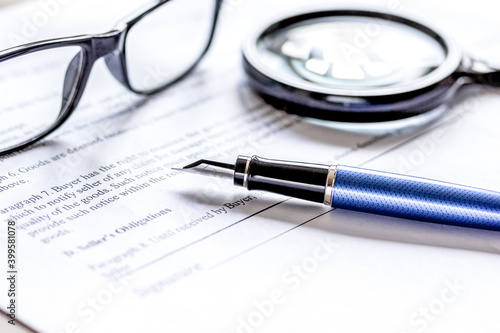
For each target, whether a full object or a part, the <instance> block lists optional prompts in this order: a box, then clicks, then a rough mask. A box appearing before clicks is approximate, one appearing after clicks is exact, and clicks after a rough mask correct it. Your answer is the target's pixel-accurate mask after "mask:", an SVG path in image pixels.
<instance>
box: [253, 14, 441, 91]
mask: <svg viewBox="0 0 500 333" xmlns="http://www.w3.org/2000/svg"><path fill="white" fill-rule="evenodd" d="M268 31H269V30H268ZM257 52H258V55H259V57H260V60H261V62H262V64H263V65H264V66H266V67H268V68H269V69H270V70H272V71H274V72H275V73H279V75H281V76H282V77H284V78H286V79H287V80H292V81H297V80H299V81H303V80H305V81H307V82H311V83H314V84H318V85H320V86H324V87H328V88H335V89H340V90H342V89H344V90H350V91H352V90H356V91H362V90H372V89H374V88H375V89H376V88H380V87H393V86H398V85H401V84H403V83H404V84H407V83H409V82H411V81H414V80H417V79H419V78H421V77H423V76H425V75H428V74H429V73H431V72H432V71H434V70H435V69H436V68H438V67H439V66H440V65H441V64H442V63H443V62H444V60H445V58H446V50H445V49H444V48H443V46H442V45H441V44H440V43H439V42H438V41H437V40H436V39H434V38H432V37H431V36H429V35H428V34H426V33H424V32H422V31H420V30H418V29H415V28H412V27H411V26H408V25H405V24H401V23H398V22H394V21H389V20H384V19H380V18H371V17H361V16H332V17H322V18H316V19H310V20H305V21H302V22H299V23H296V24H293V25H290V26H288V27H283V28H280V29H275V30H274V31H272V30H271V31H270V32H269V33H264V34H262V35H261V36H260V37H259V39H258V40H257Z"/></svg>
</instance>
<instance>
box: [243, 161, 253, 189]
mask: <svg viewBox="0 0 500 333" xmlns="http://www.w3.org/2000/svg"><path fill="white" fill-rule="evenodd" d="M251 161H252V158H251V157H247V164H246V165H245V173H244V174H243V187H245V188H248V173H249V171H250V162H251Z"/></svg>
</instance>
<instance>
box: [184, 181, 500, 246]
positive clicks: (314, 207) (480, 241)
mask: <svg viewBox="0 0 500 333" xmlns="http://www.w3.org/2000/svg"><path fill="white" fill-rule="evenodd" d="M248 193H249V194H251V193H252V192H248ZM179 195H180V196H182V197H184V198H185V199H186V200H191V201H196V202H199V203H203V204H205V205H213V206H220V205H222V204H223V203H224V201H223V200H221V198H220V197H218V196H217V195H211V196H207V195H203V194H200V193H199V192H196V191H189V190H186V191H183V192H180V193H179ZM283 199H286V197H283ZM258 202H259V203H260V205H262V206H263V207H270V206H272V205H274V204H276V203H277V202H279V201H276V199H270V198H265V197H259V199H258ZM326 209H328V207H326V206H322V205H318V204H314V203H308V202H306V201H304V202H301V201H298V200H294V201H293V202H283V203H281V204H279V205H276V206H274V207H273V208H272V209H269V210H265V211H263V212H262V213H259V215H260V216H263V217H265V218H266V219H270V220H276V221H280V222H290V223H291V221H290V219H287V217H288V216H294V212H297V214H303V215H310V216H311V218H314V217H316V216H320V215H322V216H321V217H320V218H321V220H322V221H321V222H319V223H307V224H305V225H304V226H303V227H306V228H317V229H321V230H323V231H325V232H327V233H330V234H337V235H346V236H352V237H359V238H366V239H374V240H381V241H389V242H395V243H405V244H414V245H423V246H434V247H441V248H449V249H458V250H469V251H480V252H487V253H493V254H500V238H499V237H498V236H499V235H500V233H499V232H497V231H490V230H481V229H474V228H465V227H457V226H449V225H443V224H438V223H431V222H422V221H415V220H407V219H401V218H395V217H388V216H381V215H375V214H368V213H361V212H353V211H348V210H343V209H335V210H334V211H331V212H329V213H327V214H325V211H326ZM238 210H240V211H243V212H244V214H247V215H252V214H254V213H255V206H254V205H252V204H251V203H249V204H247V205H245V206H241V207H238ZM304 211H309V212H308V213H309V214H304ZM323 214H324V215H323ZM303 222H305V221H303ZM245 223H251V219H249V220H247V221H245ZM293 223H294V224H297V221H294V222H293Z"/></svg>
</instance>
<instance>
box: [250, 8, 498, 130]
mask: <svg viewBox="0 0 500 333" xmlns="http://www.w3.org/2000/svg"><path fill="white" fill-rule="evenodd" d="M243 64H244V68H245V71H246V73H247V75H248V77H249V80H250V85H251V86H252V87H253V88H254V89H255V90H256V91H257V92H258V93H259V94H260V95H261V96H262V97H263V98H264V100H265V101H267V102H268V103H270V104H271V105H273V106H275V107H277V108H279V109H283V110H285V111H287V112H290V113H294V114H298V115H301V116H305V117H310V118H318V119H323V120H331V121H340V122H353V123H366V122H384V121H392V120H398V119H404V118H408V117H412V116H416V115H420V114H423V113H426V112H429V111H431V110H435V109H436V108H438V107H439V106H442V105H443V104H445V103H446V102H447V101H449V100H450V99H451V98H452V97H453V96H454V94H455V93H456V91H457V90H458V88H459V87H461V86H463V85H465V84H485V85H490V86H496V87H499V86H500V71H499V70H498V69H494V68H491V67H490V66H488V65H486V64H485V63H482V62H480V61H477V60H474V59H471V58H470V57H467V56H464V55H463V54H462V52H461V50H460V49H459V47H458V46H457V45H456V44H455V43H454V42H453V41H452V40H451V39H450V38H448V37H447V36H446V35H445V34H442V33H441V32H438V31H437V30H436V29H434V28H431V27H429V26H428V25H424V24H422V23H419V22H417V21H415V20H412V19H409V18H405V17H401V16H397V15H392V14H387V13H382V12H377V11H371V10H358V9H335V10H324V11H316V12H309V13H304V14H299V15H295V16H291V17H287V18H283V19H280V20H277V21H275V22H274V23H272V24H270V25H269V26H267V27H265V28H261V29H258V30H256V31H255V32H254V33H253V34H251V36H250V38H249V39H248V40H247V42H246V43H245V44H244V45H243Z"/></svg>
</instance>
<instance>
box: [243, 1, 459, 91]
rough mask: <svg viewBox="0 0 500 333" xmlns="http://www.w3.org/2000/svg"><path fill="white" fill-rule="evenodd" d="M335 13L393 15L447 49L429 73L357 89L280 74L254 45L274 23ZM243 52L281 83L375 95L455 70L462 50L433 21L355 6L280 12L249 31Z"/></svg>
mask: <svg viewBox="0 0 500 333" xmlns="http://www.w3.org/2000/svg"><path fill="white" fill-rule="evenodd" d="M334 16H342V17H345V16H359V17H368V18H370V17H372V18H376V19H382V20H386V21H390V20H389V19H388V18H389V17H390V18H394V19H396V20H395V21H394V22H396V23H399V24H403V25H406V26H408V27H410V28H413V29H415V30H418V31H421V32H423V33H425V34H426V35H428V36H429V37H431V38H432V39H434V40H436V41H437V42H438V43H439V44H440V45H441V46H443V47H444V49H445V52H446V58H445V60H444V61H443V62H442V63H441V65H440V66H439V67H438V68H436V69H435V70H433V71H432V72H430V73H429V74H427V75H425V76H422V77H421V78H418V79H414V80H412V81H410V82H408V83H402V84H398V85H396V86H390V87H379V88H372V89H359V90H356V89H337V88H331V87H326V86H322V85H320V84H315V83H313V82H308V81H305V80H300V79H294V78H291V77H289V76H287V75H283V74H280V73H279V72H276V71H273V70H272V69H270V68H268V67H267V66H266V65H265V64H264V63H263V62H262V61H261V59H260V57H259V51H258V49H257V42H258V41H259V39H260V38H261V37H262V36H263V35H264V34H265V33H266V32H267V31H268V30H269V29H270V28H271V27H273V26H276V25H283V24H285V22H287V21H291V22H292V23H287V24H286V26H285V28H286V27H288V26H291V25H294V24H297V23H300V22H304V21H307V20H312V19H317V18H321V17H334ZM390 22H391V21H390ZM424 29H425V30H427V31H429V32H432V33H433V34H434V35H435V36H433V35H431V34H429V33H427V32H426V31H424ZM436 37H437V38H436ZM243 55H244V57H245V58H246V60H247V61H248V63H249V64H250V65H251V66H253V67H254V68H255V69H256V70H257V71H258V72H260V73H261V74H263V75H265V76H267V77H268V78H270V79H272V80H275V81H277V82H280V83H282V84H284V85H287V86H290V87H293V88H297V89H301V90H305V91H308V92H313V93H320V94H325V95H337V96H349V97H374V96H387V95H396V94H402V93H408V92H411V91H416V90H419V89H423V88H427V87H429V86H432V85H433V84H436V83H438V82H440V81H442V80H444V79H445V78H447V77H448V76H450V74H452V73H453V72H455V71H456V69H457V68H458V66H459V65H460V62H461V60H462V54H461V51H460V49H459V47H458V46H457V44H456V43H455V42H454V41H453V40H452V39H450V38H448V37H447V36H446V34H443V33H441V32H440V31H439V30H438V29H435V28H434V27H433V26H432V25H429V24H427V23H422V22H418V21H416V20H414V19H410V18H407V17H404V16H401V15H394V14H391V13H386V12H383V11H377V10H376V9H375V10H372V9H370V10H367V9H357V8H335V9H327V10H316V11H309V12H302V13H299V14H297V15H292V16H289V15H288V16H283V17H281V18H279V19H277V20H276V19H274V20H272V21H271V22H270V23H268V24H265V25H263V26H262V27H260V28H259V29H257V30H255V31H254V32H253V33H251V35H250V38H248V39H247V41H246V43H244V44H243Z"/></svg>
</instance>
